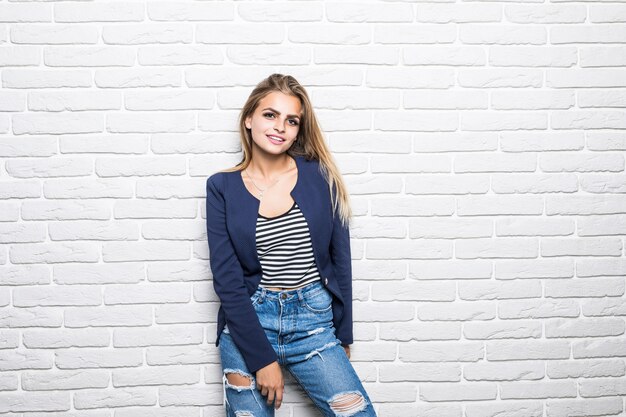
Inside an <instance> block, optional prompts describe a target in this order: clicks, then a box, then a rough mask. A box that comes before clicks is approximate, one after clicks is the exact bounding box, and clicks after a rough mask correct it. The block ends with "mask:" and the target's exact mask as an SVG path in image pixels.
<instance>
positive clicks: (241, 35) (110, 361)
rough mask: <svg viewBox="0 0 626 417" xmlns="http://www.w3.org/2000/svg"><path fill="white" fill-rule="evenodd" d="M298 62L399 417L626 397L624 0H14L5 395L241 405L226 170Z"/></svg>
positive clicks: (378, 399) (0, 348)
mask: <svg viewBox="0 0 626 417" xmlns="http://www.w3.org/2000/svg"><path fill="white" fill-rule="evenodd" d="M272 72H282V73H288V74H291V75H294V76H295V77H296V78H297V79H298V80H299V81H300V82H301V83H302V84H303V85H305V86H306V87H307V89H308V91H309V93H310V95H311V97H312V100H313V103H314V105H315V107H316V109H317V114H318V116H319V118H320V121H321V123H322V127H323V129H324V131H325V133H326V138H327V141H328V143H329V145H330V147H331V149H332V150H333V151H334V154H335V156H336V159H337V161H338V163H339V164H340V168H341V170H342V172H343V173H344V175H345V179H346V182H347V185H348V187H349V190H350V193H351V196H352V202H353V208H354V212H355V213H356V218H355V220H354V222H353V226H352V247H353V270H354V298H355V301H354V316H355V320H356V322H355V337H356V341H355V344H354V345H353V347H352V354H353V357H352V362H353V364H354V366H355V368H356V370H357V372H358V373H359V375H360V376H361V378H362V379H363V381H364V384H365V385H366V388H367V389H368V391H369V393H370V396H371V397H372V400H373V401H374V402H375V406H376V409H377V410H378V413H379V415H380V416H381V417H397V416H423V417H495V416H515V417H536V416H542V417H567V416H609V415H610V416H626V411H625V403H624V398H625V397H626V364H625V361H624V360H625V358H626V336H625V323H624V318H625V316H626V298H625V296H624V293H625V276H626V254H625V243H626V239H625V236H626V173H625V158H624V156H625V151H626V130H625V129H626V4H624V3H623V0H606V1H603V0H581V1H569V0H552V1H549V2H544V1H541V0H519V1H516V0H504V1H490V0H484V1H480V0H478V1H467V2H454V1H449V0H433V1H432V2H427V1H402V0H398V1H383V0H371V1H367V2H344V1H321V0H318V1H315V0H313V1H260V0H256V1H250V0H249V1H193V0H185V1H134V0H128V1H103V0H97V1H89V2H71V1H68V2H62V1H33V2H29V1H20V0H0V79H1V86H0V158H1V159H0V244H1V246H0V284H1V285H0V415H2V416H7V417H43V416H44V415H45V416H47V417H170V416H176V417H212V416H223V411H222V407H221V402H222V385H221V374H220V365H219V354H218V351H217V350H216V349H215V347H214V334H215V318H216V312H217V308H218V299H217V297H216V295H215V293H214V292H213V288H212V285H211V274H210V269H209V263H208V257H209V254H208V246H207V243H206V232H205V217H206V214H205V207H204V197H205V189H204V185H205V179H206V177H207V176H209V175H210V174H212V173H213V172H215V171H217V170H218V169H221V168H223V167H226V166H231V165H233V164H234V163H235V162H237V161H238V159H239V157H240V147H239V141H238V138H237V130H236V129H237V126H236V123H235V122H236V117H237V115H238V111H239V109H240V107H241V105H242V104H243V102H244V100H245V98H246V97H247V95H248V94H249V92H250V91H251V89H252V88H253V86H254V85H255V84H256V83H257V82H258V81H260V80H261V79H262V78H263V77H265V76H267V75H269V74H270V73H272ZM286 378H287V393H286V397H285V401H286V402H285V403H284V406H283V407H282V408H281V409H280V410H279V412H278V413H277V416H278V417H307V416H314V415H317V414H316V412H315V410H314V409H313V407H312V406H311V403H310V400H308V399H307V398H306V396H305V395H304V394H303V392H302V391H301V390H300V389H299V388H298V387H297V386H296V385H295V382H294V380H293V379H292V378H291V377H289V376H288V375H286Z"/></svg>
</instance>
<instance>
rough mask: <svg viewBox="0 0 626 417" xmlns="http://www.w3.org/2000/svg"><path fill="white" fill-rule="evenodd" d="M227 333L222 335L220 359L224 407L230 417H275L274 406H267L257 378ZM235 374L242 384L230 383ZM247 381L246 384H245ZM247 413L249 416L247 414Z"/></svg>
mask: <svg viewBox="0 0 626 417" xmlns="http://www.w3.org/2000/svg"><path fill="white" fill-rule="evenodd" d="M225 330H226V332H222V334H221V335H220V343H219V350H220V357H221V362H222V378H223V384H224V406H225V408H226V415H227V416H228V417H240V416H241V417H243V416H248V415H249V416H254V417H274V405H273V404H272V405H267V401H266V397H263V396H262V395H261V392H260V391H259V390H258V389H257V387H256V378H255V376H254V375H253V374H252V373H251V372H250V371H249V370H248V367H247V366H246V363H245V361H244V359H243V356H242V355H241V352H240V351H239V349H238V348H237V346H236V345H235V342H234V341H233V338H232V336H231V335H230V334H228V333H227V332H228V329H227V328H225ZM231 374H234V375H239V376H241V377H243V378H238V379H239V380H240V381H241V382H239V383H230V382H229V381H228V376H229V375H231ZM243 381H245V383H244V382H243ZM246 411H247V412H248V414H246Z"/></svg>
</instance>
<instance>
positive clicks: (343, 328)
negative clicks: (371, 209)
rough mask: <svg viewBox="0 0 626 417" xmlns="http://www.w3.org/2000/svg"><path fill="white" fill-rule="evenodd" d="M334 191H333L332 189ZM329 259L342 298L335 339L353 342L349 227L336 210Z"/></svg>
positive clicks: (348, 342)
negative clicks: (340, 314)
mask: <svg viewBox="0 0 626 417" xmlns="http://www.w3.org/2000/svg"><path fill="white" fill-rule="evenodd" d="M333 190H334V186H333ZM333 192H334V191H333ZM330 259H331V263H332V264H333V268H334V271H335V279H336V280H337V283H338V284H339V289H340V290H341V295H342V296H343V300H344V303H343V304H344V308H343V315H342V316H341V319H340V321H339V323H338V324H337V325H336V335H337V339H339V340H340V341H341V344H342V345H349V344H352V343H353V335H352V256H351V253H350V227H349V225H345V226H344V225H343V224H342V223H341V219H340V217H339V213H338V212H336V211H335V212H334V213H333V230H332V234H331V238H330Z"/></svg>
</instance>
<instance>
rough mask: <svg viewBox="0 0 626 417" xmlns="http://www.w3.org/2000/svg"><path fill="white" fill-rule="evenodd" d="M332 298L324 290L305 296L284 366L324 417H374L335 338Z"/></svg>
mask: <svg viewBox="0 0 626 417" xmlns="http://www.w3.org/2000/svg"><path fill="white" fill-rule="evenodd" d="M331 302H332V296H331V295H330V293H329V292H328V290H327V289H326V288H324V287H323V286H317V288H313V289H312V290H311V291H306V292H304V293H303V294H302V298H301V300H300V302H299V303H298V304H297V307H296V308H297V310H296V311H294V312H293V313H294V314H295V315H296V316H297V320H294V322H296V323H297V325H296V326H295V329H294V332H293V337H292V338H290V339H289V342H288V343H287V345H286V346H285V352H286V361H285V362H286V363H285V366H286V368H287V369H288V370H289V372H290V373H291V374H292V375H293V377H294V378H295V379H296V380H297V381H298V382H299V383H300V385H301V386H302V388H304V390H305V391H306V392H307V394H308V395H309V397H311V399H312V400H313V402H314V403H315V405H316V406H317V408H318V409H320V411H322V413H323V414H324V415H325V416H332V417H335V416H354V417H366V416H375V415H376V414H375V412H374V408H373V406H372V404H371V401H370V399H369V397H368V395H367V393H366V392H365V389H364V388H363V384H362V383H361V380H360V379H359V376H358V375H357V373H356V372H355V370H354V368H353V366H352V363H350V360H349V359H348V356H347V355H346V352H345V350H344V348H343V347H342V346H341V344H340V343H341V342H340V341H339V340H338V339H337V338H336V336H335V328H334V326H333V323H332V319H333V314H332V311H331Z"/></svg>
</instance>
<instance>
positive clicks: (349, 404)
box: [330, 392, 367, 416]
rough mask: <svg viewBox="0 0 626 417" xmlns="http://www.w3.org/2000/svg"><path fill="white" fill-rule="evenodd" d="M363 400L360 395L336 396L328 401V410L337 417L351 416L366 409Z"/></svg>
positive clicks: (354, 393) (351, 393)
mask: <svg viewBox="0 0 626 417" xmlns="http://www.w3.org/2000/svg"><path fill="white" fill-rule="evenodd" d="M366 405H367V404H366V403H365V398H363V396H362V395H361V394H360V393H357V392H350V393H346V394H338V395H336V396H335V397H334V398H333V399H332V400H331V401H330V408H331V409H332V410H333V411H334V412H335V413H336V414H337V415H338V416H351V415H353V414H356V413H358V412H359V411H362V410H364V409H365V407H366Z"/></svg>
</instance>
